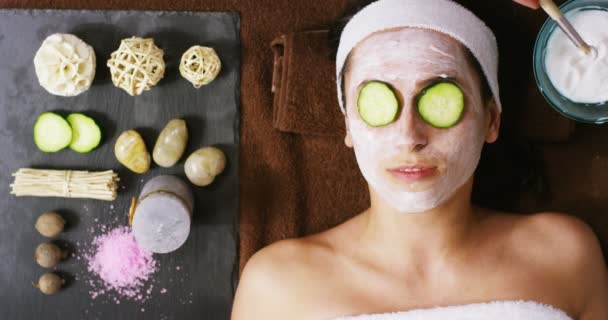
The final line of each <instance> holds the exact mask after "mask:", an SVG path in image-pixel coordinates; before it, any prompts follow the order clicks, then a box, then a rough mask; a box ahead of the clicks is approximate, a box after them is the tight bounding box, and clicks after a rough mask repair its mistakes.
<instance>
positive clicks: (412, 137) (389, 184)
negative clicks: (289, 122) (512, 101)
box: [344, 28, 500, 212]
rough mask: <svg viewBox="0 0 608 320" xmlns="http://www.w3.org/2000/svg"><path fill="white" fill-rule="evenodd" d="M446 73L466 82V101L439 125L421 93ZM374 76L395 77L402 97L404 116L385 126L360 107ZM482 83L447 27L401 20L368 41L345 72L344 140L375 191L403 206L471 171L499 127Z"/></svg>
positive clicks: (431, 196) (424, 205)
mask: <svg viewBox="0 0 608 320" xmlns="http://www.w3.org/2000/svg"><path fill="white" fill-rule="evenodd" d="M445 79H448V80H450V81H452V82H453V83H455V84H457V85H458V86H459V87H460V89H461V90H462V92H463V94H464V105H465V106H464V111H463V113H462V117H461V119H460V121H459V122H458V123H457V124H456V125H454V126H453V127H450V128H448V129H439V128H435V127H433V126H431V125H430V124H428V123H426V122H425V121H424V120H423V119H422V118H421V116H420V114H419V113H418V110H417V106H416V103H417V99H416V98H417V96H418V95H419V93H420V92H421V90H423V89H424V88H425V87H427V86H428V85H429V84H432V83H434V82H437V81H441V80H445ZM372 80H375V81H381V82H384V83H387V84H389V85H390V86H391V87H392V89H393V90H394V92H395V94H396V96H397V98H398V100H399V103H400V111H399V113H398V118H397V119H396V120H395V121H394V122H392V123H390V124H388V125H386V126H383V127H371V126H369V125H367V124H366V123H365V122H364V121H363V120H362V119H361V117H360V115H359V113H358V110H357V100H358V96H359V92H360V90H361V88H362V87H363V85H364V84H365V83H366V82H368V81H372ZM480 88H481V82H480V78H479V75H478V74H477V72H476V71H475V69H474V68H473V66H471V63H470V62H469V61H468V60H467V51H466V49H465V48H464V47H463V46H462V45H461V44H460V43H458V42H457V41H456V40H454V39H452V38H450V37H448V36H446V35H443V34H441V33H438V32H434V31H431V30H424V29H416V28H400V29H391V30H387V31H383V32H379V33H375V34H373V35H371V36H370V37H368V38H366V39H365V40H364V41H362V42H361V43H360V44H359V45H358V46H357V47H356V48H355V49H354V50H353V51H352V52H351V55H350V58H349V68H348V70H346V72H345V88H344V91H345V97H346V108H347V116H346V124H347V128H348V130H347V136H346V139H345V141H346V144H347V145H349V146H352V147H354V150H355V155H356V158H357V162H358V164H359V168H360V169H361V172H362V174H363V176H364V177H365V178H366V180H367V181H368V183H369V185H370V188H371V189H372V191H373V192H375V193H376V194H377V195H378V196H380V197H381V198H383V199H384V200H385V201H386V202H388V203H389V205H391V206H392V207H394V208H395V209H397V210H399V211H400V212H420V211H425V210H429V209H432V208H434V207H436V206H438V205H439V204H441V203H442V202H443V201H445V200H447V199H449V197H450V196H451V195H452V194H453V193H454V192H455V191H456V190H457V189H458V188H459V187H461V186H462V185H463V184H464V183H465V182H466V181H467V180H468V179H469V178H470V177H471V176H472V175H473V172H474V171H475V168H476V167H477V164H478V162H479V157H480V154H481V149H482V146H483V144H484V141H488V142H493V141H494V140H495V139H496V137H497V135H498V126H499V122H500V120H499V119H500V118H499V113H498V111H497V109H496V107H495V105H494V104H493V103H491V104H490V105H488V106H487V107H485V106H484V105H483V102H482V97H481V90H480Z"/></svg>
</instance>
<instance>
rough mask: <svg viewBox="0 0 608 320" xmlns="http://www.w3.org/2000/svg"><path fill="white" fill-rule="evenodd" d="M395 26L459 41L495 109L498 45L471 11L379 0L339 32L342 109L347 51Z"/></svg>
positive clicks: (427, 1) (420, 1)
mask: <svg viewBox="0 0 608 320" xmlns="http://www.w3.org/2000/svg"><path fill="white" fill-rule="evenodd" d="M399 27H413V28H424V29H430V30H435V31H437V32H441V33H444V34H446V35H448V36H450V37H452V38H454V39H456V40H457V41H458V42H460V43H462V44H463V45H464V46H465V47H467V48H468V49H469V51H471V53H472V54H473V56H474V57H475V58H476V59H477V61H478V62H479V64H480V65H481V69H482V70H483V73H484V75H485V77H486V79H487V81H488V84H489V86H490V89H491V90H492V95H493V96H494V99H495V100H496V105H497V106H498V111H499V112H500V111H502V106H501V103H500V96H499V95H498V46H497V44H496V38H495V37H494V34H493V33H492V31H491V30H490V28H488V27H487V26H486V25H485V23H484V22H483V21H481V20H480V19H479V18H478V17H477V16H475V15H474V14H473V13H472V12H471V11H469V10H467V9H465V8H464V7H462V6H461V5H459V4H457V3H455V2H452V1H450V0H379V1H376V2H374V3H372V4H370V5H368V6H367V7H365V8H363V9H362V10H361V11H359V12H358V13H357V14H356V15H355V16H354V17H353V18H352V19H351V20H350V21H349V22H348V24H346V27H345V28H344V30H343V31H342V35H341V36H340V45H339V46H338V54H337V56H336V84H337V86H338V102H339V103H340V109H341V110H342V113H346V112H345V106H344V100H343V94H342V85H341V84H342V69H343V68H344V63H345V62H346V58H347V57H348V54H349V53H350V52H351V50H352V49H353V48H354V47H355V46H356V45H357V44H358V43H359V42H361V41H362V40H363V39H365V38H366V37H368V36H369V35H371V34H372V33H375V32H378V31H382V30H386V29H392V28H399Z"/></svg>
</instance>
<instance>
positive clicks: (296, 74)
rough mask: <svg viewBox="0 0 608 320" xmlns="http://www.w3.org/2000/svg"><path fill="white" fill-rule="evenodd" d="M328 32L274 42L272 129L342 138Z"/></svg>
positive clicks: (302, 33)
mask: <svg viewBox="0 0 608 320" xmlns="http://www.w3.org/2000/svg"><path fill="white" fill-rule="evenodd" d="M328 42H329V40H328V31H327V30H315V31H304V32H296V33H291V34H287V35H282V36H280V37H278V38H276V39H274V41H272V43H271V47H272V51H273V52H274V72H273V75H272V92H273V93H274V99H273V119H272V123H273V126H274V127H275V128H276V129H278V130H280V131H283V132H291V133H300V134H312V135H330V136H339V135H342V134H343V132H344V117H343V116H342V113H341V112H340V111H339V108H338V107H337V106H338V99H337V97H336V88H335V86H334V85H333V84H334V83H335V82H336V80H335V79H336V76H335V62H334V59H333V56H332V55H331V53H330V51H331V50H330V48H329V46H328Z"/></svg>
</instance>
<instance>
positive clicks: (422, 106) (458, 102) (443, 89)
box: [418, 81, 464, 128]
mask: <svg viewBox="0 0 608 320" xmlns="http://www.w3.org/2000/svg"><path fill="white" fill-rule="evenodd" d="M463 110H464V94H463V93H462V90H460V88H459V87H458V86H457V85H456V84H454V83H452V82H447V81H446V82H439V83H435V84H433V85H431V86H430V87H427V88H426V89H424V90H423V91H422V93H421V95H420V97H419V99H418V112H419V113H420V116H421V117H422V119H424V121H426V122H427V123H428V124H430V125H432V126H433V127H436V128H450V127H452V126H454V125H455V124H456V123H458V121H459V120H460V118H461V117H462V111H463Z"/></svg>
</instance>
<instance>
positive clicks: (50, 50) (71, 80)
mask: <svg viewBox="0 0 608 320" xmlns="http://www.w3.org/2000/svg"><path fill="white" fill-rule="evenodd" d="M34 68H35V69H36V76H37V77H38V82H39V83H40V85H41V86H42V87H43V88H44V89H46V91H48V92H50V93H52V94H54V95H58V96H65V97H70V96H75V95H78V94H80V93H82V92H84V91H86V90H87V89H89V87H90V86H91V83H92V82H93V78H95V52H94V51H93V48H92V47H91V46H90V45H88V44H86V43H85V42H84V41H82V40H80V38H78V37H76V36H75V35H72V34H67V33H55V34H52V35H50V36H48V37H47V38H46V39H44V41H43V42H42V45H41V46H40V48H39V49H38V51H37V52H36V55H35V56H34Z"/></svg>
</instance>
